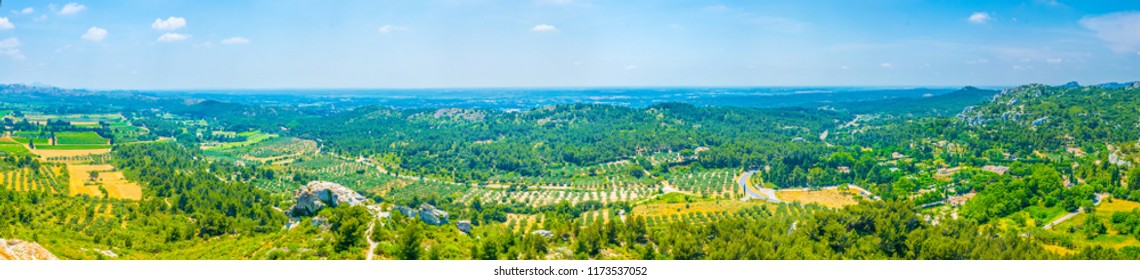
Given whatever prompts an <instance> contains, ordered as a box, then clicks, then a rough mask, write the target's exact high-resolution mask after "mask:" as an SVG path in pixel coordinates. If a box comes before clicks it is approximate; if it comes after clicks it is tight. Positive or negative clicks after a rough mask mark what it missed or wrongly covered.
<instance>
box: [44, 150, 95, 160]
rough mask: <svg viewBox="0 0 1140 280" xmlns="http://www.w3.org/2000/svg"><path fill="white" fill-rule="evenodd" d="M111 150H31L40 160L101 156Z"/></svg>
mask: <svg viewBox="0 0 1140 280" xmlns="http://www.w3.org/2000/svg"><path fill="white" fill-rule="evenodd" d="M110 152H111V149H96V150H41V149H35V150H32V153H34V154H36V155H38V156H40V157H41V158H49V157H74V156H88V155H101V154H106V153H110Z"/></svg>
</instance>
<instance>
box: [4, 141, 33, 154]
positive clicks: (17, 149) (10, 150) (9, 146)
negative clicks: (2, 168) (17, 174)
mask: <svg viewBox="0 0 1140 280" xmlns="http://www.w3.org/2000/svg"><path fill="white" fill-rule="evenodd" d="M0 155H13V156H30V155H33V154H32V152H30V151H28V149H27V148H24V145H20V144H18V143H15V142H0Z"/></svg>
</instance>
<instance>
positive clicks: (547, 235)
mask: <svg viewBox="0 0 1140 280" xmlns="http://www.w3.org/2000/svg"><path fill="white" fill-rule="evenodd" d="M530 234H534V235H538V236H542V237H545V238H551V237H554V232H551V231H549V230H545V229H540V230H536V231H532V232H531V233H530Z"/></svg>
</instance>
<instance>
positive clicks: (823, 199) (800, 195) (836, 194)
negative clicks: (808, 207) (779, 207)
mask: <svg viewBox="0 0 1140 280" xmlns="http://www.w3.org/2000/svg"><path fill="white" fill-rule="evenodd" d="M857 196H859V192H858V191H856V190H853V189H852V190H848V191H846V192H842V191H839V190H837V189H826V190H818V191H808V190H780V191H776V197H778V198H780V200H783V201H789V202H791V201H796V202H800V203H803V204H813V203H814V204H819V205H820V206H824V207H829V208H842V207H843V206H847V205H852V204H857V203H859V201H858V200H855V197H857Z"/></svg>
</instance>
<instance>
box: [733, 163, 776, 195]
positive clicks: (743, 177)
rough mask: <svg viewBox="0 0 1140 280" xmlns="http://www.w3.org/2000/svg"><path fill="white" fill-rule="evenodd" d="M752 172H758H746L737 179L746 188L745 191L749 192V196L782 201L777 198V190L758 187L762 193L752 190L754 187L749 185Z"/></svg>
mask: <svg viewBox="0 0 1140 280" xmlns="http://www.w3.org/2000/svg"><path fill="white" fill-rule="evenodd" d="M752 174H756V171H748V172H744V174H740V179H738V180H737V181H736V183H737V184H738V185H740V188H741V189H744V193H746V194H748V196H749V197H751V198H752V199H759V200H765V201H770V202H776V203H780V202H782V201H780V199H778V198H776V190H773V189H765V188H760V187H757V188H756V189H757V190H759V191H760V193H757V192H754V191H752V188H749V187H748V178H751V177H752Z"/></svg>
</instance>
